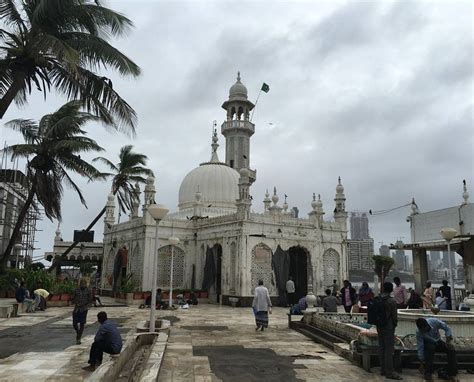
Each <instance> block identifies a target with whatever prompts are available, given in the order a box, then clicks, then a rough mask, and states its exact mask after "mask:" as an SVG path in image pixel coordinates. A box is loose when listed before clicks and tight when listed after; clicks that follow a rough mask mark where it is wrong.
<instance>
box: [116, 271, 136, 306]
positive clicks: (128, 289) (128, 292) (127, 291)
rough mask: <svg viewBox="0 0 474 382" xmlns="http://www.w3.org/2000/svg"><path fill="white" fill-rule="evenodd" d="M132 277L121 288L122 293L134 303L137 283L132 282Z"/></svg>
mask: <svg viewBox="0 0 474 382" xmlns="http://www.w3.org/2000/svg"><path fill="white" fill-rule="evenodd" d="M131 276H132V275H130V276H129V277H127V279H126V280H125V282H123V283H122V286H121V287H120V292H121V293H122V294H123V295H124V297H125V299H126V300H127V301H133V292H135V290H136V287H135V282H134V281H133V280H132V278H131Z"/></svg>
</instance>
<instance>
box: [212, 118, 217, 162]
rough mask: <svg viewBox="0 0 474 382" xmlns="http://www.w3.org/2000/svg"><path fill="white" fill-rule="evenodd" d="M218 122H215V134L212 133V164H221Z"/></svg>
mask: <svg viewBox="0 0 474 382" xmlns="http://www.w3.org/2000/svg"><path fill="white" fill-rule="evenodd" d="M216 123H217V122H216V121H214V124H213V126H214V130H213V133H212V143H211V147H212V154H211V160H210V162H211V163H219V157H218V156H217V148H218V147H219V143H217V142H218V141H219V138H217V129H216V128H215V126H216Z"/></svg>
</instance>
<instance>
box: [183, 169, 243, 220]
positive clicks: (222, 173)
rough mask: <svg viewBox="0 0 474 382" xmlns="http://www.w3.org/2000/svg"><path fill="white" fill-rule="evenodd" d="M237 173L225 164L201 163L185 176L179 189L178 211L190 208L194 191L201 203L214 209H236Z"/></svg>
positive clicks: (193, 200)
mask: <svg viewBox="0 0 474 382" xmlns="http://www.w3.org/2000/svg"><path fill="white" fill-rule="evenodd" d="M239 177H240V175H239V173H238V172H237V171H236V170H234V169H233V168H231V167H229V166H227V165H226V164H225V163H219V162H218V163H215V162H214V163H213V162H206V163H202V164H201V165H200V166H199V167H197V168H195V169H194V170H192V171H191V172H189V173H188V175H186V176H185V177H184V179H183V181H182V183H181V187H180V188H179V204H178V207H179V210H180V211H181V210H183V209H186V208H192V207H193V205H194V203H195V202H196V191H197V190H199V193H200V194H201V195H202V199H201V203H202V204H203V205H204V207H207V206H208V205H209V206H211V207H215V208H224V209H233V210H235V209H236V204H235V203H236V200H237V199H238V198H239V186H238V184H239Z"/></svg>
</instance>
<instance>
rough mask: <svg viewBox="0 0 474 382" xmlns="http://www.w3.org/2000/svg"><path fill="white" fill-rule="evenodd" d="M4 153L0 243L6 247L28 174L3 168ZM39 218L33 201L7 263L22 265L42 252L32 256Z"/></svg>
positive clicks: (25, 192)
mask: <svg viewBox="0 0 474 382" xmlns="http://www.w3.org/2000/svg"><path fill="white" fill-rule="evenodd" d="M5 163H6V160H5V157H3V158H2V166H1V168H0V247H1V251H2V253H3V251H5V249H6V247H7V246H8V243H9V241H10V238H11V235H12V232H13V229H14V227H15V225H16V222H17V218H18V215H19V213H20V211H21V209H22V207H23V205H24V203H25V201H26V198H27V196H28V189H29V187H28V178H27V177H26V176H25V174H23V173H22V172H21V171H19V170H18V162H17V163H16V169H6V168H5V169H4V168H3V165H4V164H5ZM39 220H41V211H40V210H39V208H38V207H37V204H36V203H33V204H32V205H31V207H30V208H29V210H28V212H27V214H26V217H25V220H24V222H23V224H22V226H21V229H20V235H19V238H18V239H17V242H16V243H15V245H14V247H13V250H12V252H11V254H10V258H9V260H10V263H11V264H14V265H15V267H16V268H20V267H24V266H26V265H28V264H31V263H32V262H34V261H38V260H40V259H41V256H37V257H35V256H34V251H35V250H36V249H38V248H36V246H35V244H36V243H37V241H36V232H37V231H38V229H37V228H36V224H37V222H38V221H39Z"/></svg>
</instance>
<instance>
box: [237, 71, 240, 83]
mask: <svg viewBox="0 0 474 382" xmlns="http://www.w3.org/2000/svg"><path fill="white" fill-rule="evenodd" d="M237 82H240V71H238V72H237Z"/></svg>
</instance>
